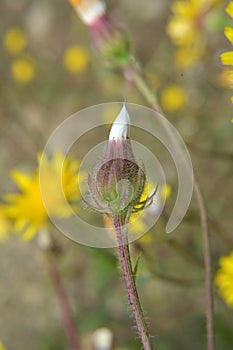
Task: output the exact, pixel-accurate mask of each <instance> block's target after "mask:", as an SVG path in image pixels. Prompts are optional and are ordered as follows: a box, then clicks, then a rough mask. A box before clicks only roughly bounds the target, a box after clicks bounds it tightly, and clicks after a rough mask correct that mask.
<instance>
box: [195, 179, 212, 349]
mask: <svg viewBox="0 0 233 350" xmlns="http://www.w3.org/2000/svg"><path fill="white" fill-rule="evenodd" d="M194 191H195V194H196V200H197V205H198V208H199V212H200V220H201V226H202V236H203V244H204V253H205V254H204V259H205V284H206V325H207V345H208V350H214V320H213V314H214V301H213V300H214V299H213V281H212V271H211V265H212V264H211V249H210V237H209V228H208V219H207V214H206V208H205V203H204V199H203V196H202V193H201V190H200V187H199V184H198V182H197V179H195V181H194Z"/></svg>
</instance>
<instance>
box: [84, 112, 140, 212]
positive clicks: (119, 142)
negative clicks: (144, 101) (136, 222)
mask: <svg viewBox="0 0 233 350" xmlns="http://www.w3.org/2000/svg"><path fill="white" fill-rule="evenodd" d="M129 124H130V119H129V115H128V112H127V110H126V108H125V106H124V107H123V108H122V110H121V112H120V114H119V115H118V117H117V118H116V120H115V122H114V124H113V126H112V129H111V131H110V134H109V141H108V144H107V147H106V150H105V155H104V159H103V161H102V162H101V164H100V165H99V166H98V167H97V169H96V171H95V175H94V176H91V175H90V174H89V179H88V185H89V201H88V202H89V203H88V204H89V205H90V206H92V207H94V209H96V210H97V211H101V212H103V213H111V214H115V213H122V214H127V213H130V212H132V211H133V210H134V207H135V206H137V205H138V204H140V198H141V196H142V193H143V192H144V188H145V184H146V176H145V173H144V170H143V169H142V168H141V167H140V166H139V165H138V164H137V162H136V160H135V157H134V154H133V150H132V145H131V142H130V139H128V138H127V137H128V135H129ZM90 202H91V203H90ZM142 207H144V206H142Z"/></svg>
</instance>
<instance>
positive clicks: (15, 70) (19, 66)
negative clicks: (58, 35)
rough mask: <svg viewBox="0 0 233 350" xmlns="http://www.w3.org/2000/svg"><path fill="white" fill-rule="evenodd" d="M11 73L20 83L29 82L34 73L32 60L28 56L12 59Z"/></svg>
mask: <svg viewBox="0 0 233 350" xmlns="http://www.w3.org/2000/svg"><path fill="white" fill-rule="evenodd" d="M11 74H12V76H13V78H14V79H15V80H16V81H17V82H19V83H21V84H27V83H29V82H30V81H32V80H33V79H34V77H35V74H36V69H35V64H34V62H33V60H32V59H31V58H29V57H26V58H19V59H16V60H14V61H13V62H12V65H11Z"/></svg>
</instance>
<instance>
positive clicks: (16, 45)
mask: <svg viewBox="0 0 233 350" xmlns="http://www.w3.org/2000/svg"><path fill="white" fill-rule="evenodd" d="M3 44H4V47H5V49H6V50H7V51H8V52H9V53H10V54H13V55H16V54H18V53H19V52H21V51H23V50H24V49H25V47H26V45H27V38H26V35H25V33H24V32H23V30H22V29H21V28H19V27H12V28H10V29H9V30H8V31H7V32H6V33H5V35H4V37H3Z"/></svg>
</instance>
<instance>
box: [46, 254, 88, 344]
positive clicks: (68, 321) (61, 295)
mask: <svg viewBox="0 0 233 350" xmlns="http://www.w3.org/2000/svg"><path fill="white" fill-rule="evenodd" d="M51 260H52V259H51ZM51 260H50V261H49V263H48V264H49V265H48V268H49V273H50V276H51V279H52V281H53V284H54V287H55V291H56V294H57V297H58V300H59V302H60V306H61V312H62V318H63V324H64V329H65V331H66V335H67V338H68V341H69V344H70V350H81V346H80V342H79V341H78V337H77V334H76V329H75V323H74V319H73V316H72V310H71V308H70V305H69V302H68V299H67V295H66V291H65V289H64V286H63V283H62V280H61V276H60V273H59V271H58V268H57V266H56V265H55V263H54V261H51Z"/></svg>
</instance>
